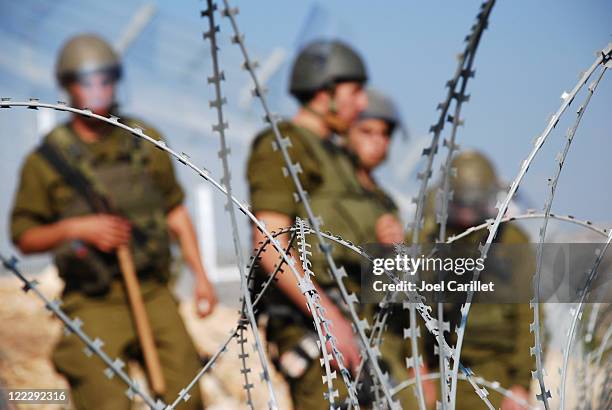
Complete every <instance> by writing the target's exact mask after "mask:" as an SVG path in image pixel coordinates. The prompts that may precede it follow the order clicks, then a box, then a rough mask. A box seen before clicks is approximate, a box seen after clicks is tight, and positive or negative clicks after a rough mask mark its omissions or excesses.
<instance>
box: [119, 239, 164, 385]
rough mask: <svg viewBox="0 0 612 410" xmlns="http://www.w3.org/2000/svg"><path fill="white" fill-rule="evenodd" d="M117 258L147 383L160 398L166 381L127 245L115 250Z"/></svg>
mask: <svg viewBox="0 0 612 410" xmlns="http://www.w3.org/2000/svg"><path fill="white" fill-rule="evenodd" d="M117 258H118V259H119V266H120V268H121V273H122V275H123V279H124V282H125V287H126V289H127V294H128V299H129V301H130V307H131V310H132V316H133V318H134V323H135V324H136V332H137V334H138V340H139V341H140V347H141V348H142V353H143V356H144V362H145V366H146V370H147V373H148V375H149V382H150V383H151V390H152V391H153V392H154V393H155V394H157V395H159V396H161V395H163V394H164V393H165V391H166V381H165V380H164V374H163V373H162V369H161V364H160V362H159V356H158V354H157V349H156V348H155V340H154V339H153V332H152V331H151V325H150V323H149V318H148V316H147V311H146V310H145V306H144V302H143V300H142V294H141V293H140V286H139V284H138V279H137V276H136V269H135V268H134V260H133V259H132V253H131V252H130V249H129V247H128V246H127V245H123V246H120V247H119V248H118V249H117Z"/></svg>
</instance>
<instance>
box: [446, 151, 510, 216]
mask: <svg viewBox="0 0 612 410" xmlns="http://www.w3.org/2000/svg"><path fill="white" fill-rule="evenodd" d="M451 168H455V170H456V173H454V174H453V175H452V176H451V180H450V184H451V189H452V190H453V200H454V201H456V202H459V203H461V204H463V205H466V206H473V205H480V204H486V203H490V202H491V201H493V200H495V198H496V196H497V193H498V192H499V190H500V188H501V186H500V183H499V181H498V179H497V173H496V172H495V168H494V167H493V164H492V163H491V161H490V160H489V159H488V158H487V157H486V156H485V155H483V154H482V153H480V152H477V151H464V152H462V153H460V154H458V155H456V156H455V158H453V160H452V162H451Z"/></svg>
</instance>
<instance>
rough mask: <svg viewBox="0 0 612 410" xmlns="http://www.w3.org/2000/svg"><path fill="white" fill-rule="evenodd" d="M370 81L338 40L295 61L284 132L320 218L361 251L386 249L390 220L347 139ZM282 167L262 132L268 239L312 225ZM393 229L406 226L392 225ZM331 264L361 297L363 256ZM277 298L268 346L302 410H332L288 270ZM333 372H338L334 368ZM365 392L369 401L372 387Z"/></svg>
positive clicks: (320, 259)
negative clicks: (375, 246)
mask: <svg viewBox="0 0 612 410" xmlns="http://www.w3.org/2000/svg"><path fill="white" fill-rule="evenodd" d="M367 77H368V76H367V73H366V69H365V65H364V63H363V60H362V59H361V57H360V56H359V55H358V54H357V52H356V51H355V50H353V49H352V48H351V47H350V46H348V45H347V44H345V43H343V42H340V41H337V40H319V41H314V42H312V43H309V44H308V45H306V46H305V47H304V48H303V49H302V50H301V51H300V52H299V54H298V56H297V58H296V59H295V61H294V64H293V68H292V72H291V79H290V87H289V91H290V93H291V94H292V95H293V96H294V97H295V98H296V100H297V101H298V102H299V104H300V108H299V110H298V112H297V113H296V114H295V115H294V116H293V118H292V119H291V120H289V121H282V122H281V123H279V130H280V132H281V134H282V135H283V136H284V137H287V138H289V140H290V141H291V145H290V146H289V147H288V152H289V155H290V157H291V160H292V161H293V162H294V163H299V164H300V167H301V172H300V174H299V178H300V181H301V183H302V186H303V187H304V189H305V190H306V191H307V193H308V197H309V202H310V205H311V207H312V210H313V212H314V214H315V215H316V216H318V217H321V219H322V228H323V229H324V230H325V231H330V232H332V233H333V234H335V235H339V236H341V237H343V238H344V239H347V240H350V241H351V242H353V243H356V244H365V243H373V242H379V241H383V240H385V239H386V238H383V237H379V235H380V234H381V232H380V231H381V228H379V227H378V226H377V221H379V220H380V219H381V218H383V219H384V217H385V216H388V214H389V213H391V212H392V211H390V210H389V209H387V208H385V207H381V206H380V205H379V204H377V203H376V202H375V201H372V200H371V198H370V195H369V193H368V192H367V191H366V190H365V189H364V188H363V187H362V185H361V184H360V183H359V181H358V179H357V177H356V174H355V167H354V163H353V162H352V160H351V158H350V155H349V153H348V152H347V150H346V148H345V145H346V143H345V141H344V140H345V138H346V135H345V134H346V132H347V130H348V129H349V127H350V125H351V124H352V123H353V122H354V121H355V120H356V119H357V118H358V116H359V114H360V113H361V112H362V111H363V110H364V109H365V108H366V106H367V95H366V93H365V90H364V89H363V86H364V83H365V82H366V81H367ZM284 167H285V163H284V161H283V157H282V155H281V153H280V151H279V150H277V149H276V148H275V138H274V134H273V133H272V130H271V129H267V130H264V131H263V132H261V133H260V134H259V135H257V136H256V137H255V139H254V141H253V143H252V145H251V152H250V155H249V158H248V164H247V179H248V183H249V189H250V200H251V206H252V208H253V211H254V213H255V216H257V218H259V219H260V220H261V221H263V222H265V224H266V227H267V229H268V230H270V231H275V230H278V229H279V228H284V227H287V226H291V225H292V224H293V223H294V221H295V219H296V218H297V217H299V218H301V219H307V213H306V210H305V209H304V206H303V204H301V203H297V202H296V201H295V199H294V192H295V191H296V188H295V186H294V183H293V181H292V180H291V179H290V178H286V177H285V176H284V175H283V168H284ZM387 223H389V222H387ZM392 223H398V221H397V220H395V219H393V220H392ZM383 225H384V223H383ZM400 231H401V227H400ZM279 239H280V243H281V245H283V246H287V245H288V238H287V237H284V236H283V237H280V238H279ZM253 240H254V244H258V243H259V242H260V241H261V240H264V237H263V235H262V233H261V232H259V231H258V230H257V229H255V228H254V229H253ZM399 240H401V235H399ZM308 242H309V243H310V244H311V245H312V249H313V250H315V249H318V246H317V241H316V239H315V238H314V237H312V238H311V237H309V238H308ZM332 256H333V258H334V261H335V262H336V264H337V265H339V266H343V267H344V268H345V269H346V271H347V273H348V278H346V280H345V281H344V283H345V285H346V286H347V288H348V289H349V291H356V290H358V289H359V283H360V263H361V259H360V257H359V256H358V255H357V254H356V253H354V252H352V251H351V250H349V249H347V248H345V247H341V246H333V247H332ZM278 257H279V256H278V253H277V252H276V251H275V250H272V249H269V250H268V251H266V252H265V253H264V254H263V255H262V258H261V261H260V262H259V264H260V272H259V277H260V278H261V279H263V278H265V277H266V276H267V275H268V274H270V273H271V272H274V265H275V264H276V263H277V261H278ZM311 263H312V271H313V272H314V273H315V276H314V278H313V279H314V282H315V286H316V287H317V288H318V290H319V294H320V295H321V304H322V306H323V307H324V309H325V314H326V317H327V318H328V319H330V320H331V322H332V323H333V333H334V335H335V336H336V338H337V344H338V347H339V349H340V351H341V353H342V356H343V360H344V364H345V366H346V367H347V368H348V369H349V370H351V371H353V370H355V369H356V367H357V366H358V364H359V362H360V352H359V346H358V342H357V340H356V337H355V335H354V333H353V330H352V327H351V322H350V320H349V319H348V316H347V312H346V310H345V307H344V302H343V301H342V298H341V295H340V291H339V289H338V286H337V284H336V282H335V280H334V278H333V277H332V276H331V273H329V272H328V267H327V263H326V261H325V258H324V255H323V253H322V252H320V251H318V250H317V251H313V254H312V257H311ZM296 267H297V265H296ZM269 292H271V295H269V296H268V297H267V298H266V303H267V306H266V307H265V308H264V309H262V311H265V313H266V315H267V316H268V319H267V327H266V337H267V339H268V342H269V347H270V353H271V357H272V359H273V361H274V363H275V365H276V366H277V368H278V369H279V370H280V371H281V373H282V374H283V375H284V377H285V379H286V380H287V381H288V383H289V387H290V391H291V396H292V399H293V404H294V408H296V409H321V408H324V407H328V406H329V402H328V401H327V400H326V399H325V398H324V392H325V390H324V386H323V384H322V383H321V375H322V373H321V367H320V364H319V352H318V347H317V343H316V341H317V337H316V333H314V328H313V325H312V318H311V316H310V313H309V312H308V310H307V307H306V304H305V303H304V296H303V295H302V293H301V291H300V290H299V288H298V286H297V283H295V280H294V278H293V275H291V274H290V273H289V272H287V271H286V272H285V273H283V274H281V275H280V276H278V280H277V281H276V282H275V286H274V287H273V289H271V290H269ZM361 306H362V307H363V305H361ZM360 313H361V314H362V315H367V312H360ZM402 360H403V359H402ZM332 366H334V367H335V368H336V369H337V368H338V366H337V363H336V361H335V360H333V361H332ZM338 379H340V378H338ZM334 387H335V388H336V389H339V390H340V396H341V398H340V400H343V398H344V397H345V394H346V390H344V389H343V383H342V381H341V380H334ZM364 391H365V395H370V392H369V391H367V388H366V389H364ZM326 403H327V404H326ZM336 403H337V404H338V399H336Z"/></svg>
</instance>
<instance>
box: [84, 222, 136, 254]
mask: <svg viewBox="0 0 612 410" xmlns="http://www.w3.org/2000/svg"><path fill="white" fill-rule="evenodd" d="M73 225H74V229H75V230H76V233H75V235H74V236H75V237H76V238H78V239H80V240H82V241H84V242H87V243H90V244H92V245H93V246H95V247H96V248H98V249H99V250H101V251H102V252H111V251H113V250H114V249H117V248H118V247H119V246H121V245H126V244H127V243H128V242H129V241H130V232H131V229H132V228H131V224H130V222H129V221H128V220H127V219H125V218H121V217H119V216H116V215H110V214H94V215H86V216H79V217H76V218H74V224H73Z"/></svg>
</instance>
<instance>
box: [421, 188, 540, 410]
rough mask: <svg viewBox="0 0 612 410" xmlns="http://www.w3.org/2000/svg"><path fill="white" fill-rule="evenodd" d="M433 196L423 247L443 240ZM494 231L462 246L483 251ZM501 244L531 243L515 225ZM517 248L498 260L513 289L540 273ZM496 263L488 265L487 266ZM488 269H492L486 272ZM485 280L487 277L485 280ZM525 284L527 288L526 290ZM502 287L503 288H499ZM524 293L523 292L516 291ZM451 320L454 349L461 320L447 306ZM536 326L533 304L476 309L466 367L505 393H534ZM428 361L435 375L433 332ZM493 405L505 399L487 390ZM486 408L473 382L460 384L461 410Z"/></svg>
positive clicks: (427, 339)
mask: <svg viewBox="0 0 612 410" xmlns="http://www.w3.org/2000/svg"><path fill="white" fill-rule="evenodd" d="M433 201H434V195H433V191H430V192H429V195H428V204H427V207H426V213H425V223H424V227H423V230H422V231H421V243H430V244H431V243H434V242H435V241H436V239H437V234H438V225H437V224H436V223H435V219H434V217H433V212H432V210H433V209H434V204H433ZM459 233H461V231H460V230H458V229H456V228H454V227H452V226H448V227H447V236H448V237H450V236H452V235H456V234H459ZM488 233H489V231H488V230H486V229H485V230H482V231H479V232H474V233H472V234H470V235H468V236H466V237H464V238H462V239H460V240H459V241H457V242H455V243H456V244H461V245H469V246H470V247H472V246H473V249H474V250H477V249H478V248H477V247H478V244H480V243H484V241H485V240H486V238H487V235H488ZM495 243H499V244H504V245H523V244H527V243H529V238H528V236H527V235H526V234H525V233H524V232H523V231H522V230H521V229H520V228H519V227H518V226H516V225H514V224H504V225H502V226H501V227H500V230H499V232H498V236H497V237H496V239H495ZM514 252H516V248H515V247H512V246H508V247H505V248H504V249H501V250H500V251H499V252H497V251H496V257H499V258H502V259H503V263H504V269H505V270H508V271H509V272H511V276H512V278H511V279H512V283H513V284H515V286H521V287H524V286H525V283H529V282H525V281H528V280H529V279H530V275H531V274H533V271H534V269H535V265H534V263H535V259H534V258H530V257H528V256H527V255H526V254H525V253H524V252H521V253H520V255H519V254H515V253H514ZM490 263H493V262H492V260H491V258H490V257H489V258H488V259H487V262H486V264H485V266H489V264H490ZM485 269H487V268H485ZM481 279H482V277H481ZM521 281H522V284H521ZM498 286H499V285H498ZM516 289H517V290H518V288H516ZM433 308H434V312H433V313H432V315H433V316H434V317H436V316H437V313H436V311H437V305H434V306H433ZM445 312H446V313H445V320H450V321H451V326H450V328H451V330H452V332H451V336H450V339H448V338H447V341H449V344H451V345H454V344H455V342H456V333H455V332H454V329H455V327H456V325H458V323H459V322H458V321H459V319H460V312H459V306H458V305H453V304H450V303H446V304H445ZM532 321H533V317H532V312H531V310H530V308H529V304H528V303H527V302H524V303H497V304H494V303H478V302H476V303H474V304H472V306H471V308H470V312H469V315H468V320H467V327H466V330H465V335H464V341H463V346H462V350H461V363H462V364H463V365H464V366H466V367H468V368H470V369H471V370H472V371H473V372H474V373H475V374H476V375H477V376H479V377H482V378H484V379H485V380H487V381H489V382H493V381H497V382H499V383H500V385H501V387H503V388H508V389H509V388H511V387H512V386H515V385H519V386H522V387H524V388H525V389H527V390H529V385H530V382H531V370H532V369H534V366H535V362H534V359H533V357H532V356H531V355H530V353H529V348H530V346H532V345H533V340H532V335H531V334H530V331H529V324H530V323H531V322H532ZM424 344H425V347H424V349H425V351H426V361H427V362H428V367H429V369H430V370H431V371H435V370H436V369H437V368H438V366H439V361H438V357H437V356H435V357H434V354H433V351H434V345H436V344H437V341H436V340H435V337H434V336H432V335H431V334H430V333H429V332H427V334H426V335H425V336H424ZM487 390H488V391H489V396H488V399H489V400H490V401H491V403H492V404H493V406H494V407H495V408H499V407H500V405H501V401H502V399H503V397H502V396H501V395H500V394H499V393H497V392H494V391H492V389H491V388H487ZM480 408H486V405H485V403H484V402H482V400H481V399H480V398H479V397H478V396H477V395H476V393H475V391H474V389H473V387H472V386H471V385H470V384H469V383H468V382H467V381H461V380H459V381H458V386H457V403H456V409H458V410H462V409H466V410H467V409H480Z"/></svg>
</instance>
